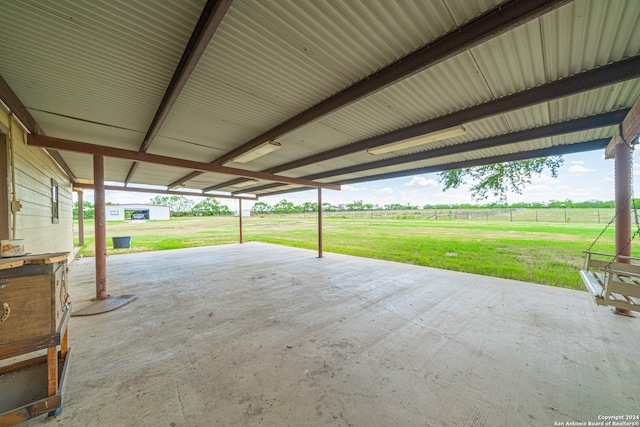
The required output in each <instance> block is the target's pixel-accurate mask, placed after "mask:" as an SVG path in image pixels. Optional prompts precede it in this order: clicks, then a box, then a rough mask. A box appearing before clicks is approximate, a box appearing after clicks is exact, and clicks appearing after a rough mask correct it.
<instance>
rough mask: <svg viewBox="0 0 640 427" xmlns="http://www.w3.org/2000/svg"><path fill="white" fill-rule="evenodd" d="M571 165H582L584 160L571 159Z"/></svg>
mask: <svg viewBox="0 0 640 427" xmlns="http://www.w3.org/2000/svg"><path fill="white" fill-rule="evenodd" d="M571 164H572V165H584V161H583V160H573V161H572V162H571Z"/></svg>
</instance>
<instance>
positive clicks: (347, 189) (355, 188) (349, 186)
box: [341, 184, 360, 191]
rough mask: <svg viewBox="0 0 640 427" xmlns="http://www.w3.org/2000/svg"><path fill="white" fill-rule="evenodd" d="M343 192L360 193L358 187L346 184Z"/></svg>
mask: <svg viewBox="0 0 640 427" xmlns="http://www.w3.org/2000/svg"><path fill="white" fill-rule="evenodd" d="M341 190H343V191H360V189H359V188H358V187H354V186H353V185H349V184H345V185H343V186H342V187H341Z"/></svg>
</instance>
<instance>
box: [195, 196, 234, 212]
mask: <svg viewBox="0 0 640 427" xmlns="http://www.w3.org/2000/svg"><path fill="white" fill-rule="evenodd" d="M192 211H193V213H194V214H200V215H203V216H212V215H233V212H231V209H229V207H228V206H227V205H223V204H222V203H220V202H219V201H217V200H216V199H214V198H213V197H206V198H204V199H202V200H201V201H200V202H198V203H196V204H195V206H193V209H192Z"/></svg>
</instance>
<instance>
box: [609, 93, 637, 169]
mask: <svg viewBox="0 0 640 427" xmlns="http://www.w3.org/2000/svg"><path fill="white" fill-rule="evenodd" d="M620 132H622V135H620ZM638 134H640V98H638V99H637V100H636V102H635V104H633V107H631V110H630V111H629V112H628V113H627V116H626V117H625V118H624V120H622V121H621V122H620V128H619V129H618V130H617V131H616V133H615V134H614V135H613V136H612V137H611V141H609V144H608V145H607V148H606V150H605V158H607V159H612V158H614V157H615V154H616V145H618V144H622V143H623V142H625V141H626V142H627V144H631V142H632V141H633V140H634V139H635V138H637V137H638ZM623 136H624V138H623Z"/></svg>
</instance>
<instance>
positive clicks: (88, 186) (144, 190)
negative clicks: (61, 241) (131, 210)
mask: <svg viewBox="0 0 640 427" xmlns="http://www.w3.org/2000/svg"><path fill="white" fill-rule="evenodd" d="M73 188H78V189H86V190H93V184H80V183H77V184H74V185H73ZM104 189H105V190H109V191H126V192H133V193H153V194H170V195H173V196H193V197H215V198H219V199H234V200H258V198H257V197H250V196H228V195H226V194H207V193H194V192H190V191H169V190H153V189H150V188H137V187H119V186H117V185H105V186H104ZM78 194H82V193H80V192H79V193H78Z"/></svg>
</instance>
